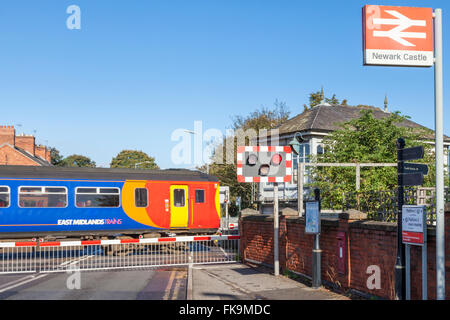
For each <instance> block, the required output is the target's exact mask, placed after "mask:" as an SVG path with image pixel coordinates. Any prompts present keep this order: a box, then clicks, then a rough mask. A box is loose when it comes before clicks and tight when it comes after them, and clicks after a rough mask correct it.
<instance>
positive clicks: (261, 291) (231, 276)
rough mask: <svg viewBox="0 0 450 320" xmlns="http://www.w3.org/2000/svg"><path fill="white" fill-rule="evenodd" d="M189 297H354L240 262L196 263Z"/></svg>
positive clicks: (227, 298)
mask: <svg viewBox="0 0 450 320" xmlns="http://www.w3.org/2000/svg"><path fill="white" fill-rule="evenodd" d="M187 300H350V299H349V298H348V297H346V296H343V295H339V294H336V293H334V292H331V291H329V290H327V289H325V288H323V287H322V288H319V289H313V288H311V287H309V286H307V285H305V284H303V283H301V282H299V281H296V280H293V279H290V278H288V277H286V276H283V275H280V276H275V275H273V274H271V273H270V269H267V268H265V267H261V266H250V265H245V264H240V263H235V264H222V265H193V266H190V268H189V271H188V284H187Z"/></svg>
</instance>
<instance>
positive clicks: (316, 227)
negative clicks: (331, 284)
mask: <svg viewBox="0 0 450 320" xmlns="http://www.w3.org/2000/svg"><path fill="white" fill-rule="evenodd" d="M314 199H315V200H314V201H306V202H305V233H306V234H313V235H314V247H313V250H312V252H313V265H312V270H313V272H312V273H313V277H312V287H313V288H315V289H317V288H319V287H320V286H321V285H322V280H321V254H322V250H320V231H321V230H320V190H319V189H315V190H314Z"/></svg>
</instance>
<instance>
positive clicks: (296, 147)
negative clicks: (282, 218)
mask: <svg viewBox="0 0 450 320" xmlns="http://www.w3.org/2000/svg"><path fill="white" fill-rule="evenodd" d="M304 141H305V140H304V139H303V136H302V134H301V133H300V132H296V133H295V135H294V138H292V140H291V141H290V142H289V146H290V147H291V150H292V152H293V153H294V154H295V155H297V208H298V215H299V217H301V216H302V211H303V165H302V164H300V146H301V145H300V144H301V143H302V142H304Z"/></svg>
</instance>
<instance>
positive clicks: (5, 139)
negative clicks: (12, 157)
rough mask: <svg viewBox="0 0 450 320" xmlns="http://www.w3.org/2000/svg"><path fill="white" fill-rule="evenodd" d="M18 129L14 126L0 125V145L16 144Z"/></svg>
mask: <svg viewBox="0 0 450 320" xmlns="http://www.w3.org/2000/svg"><path fill="white" fill-rule="evenodd" d="M15 136H16V130H15V129H14V127H13V126H0V145H2V144H4V143H9V144H10V145H12V146H14V142H15Z"/></svg>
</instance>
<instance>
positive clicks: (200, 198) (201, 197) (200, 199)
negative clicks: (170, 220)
mask: <svg viewBox="0 0 450 320" xmlns="http://www.w3.org/2000/svg"><path fill="white" fill-rule="evenodd" d="M204 202H205V190H203V189H198V190H195V203H204Z"/></svg>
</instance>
